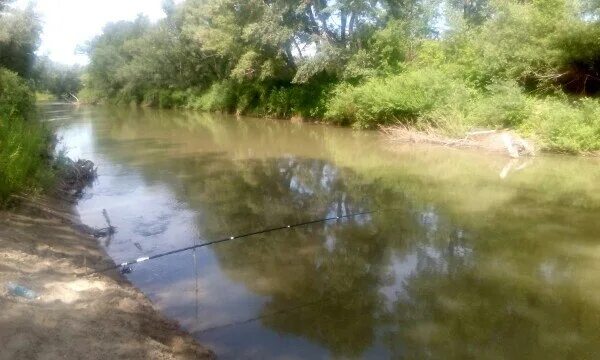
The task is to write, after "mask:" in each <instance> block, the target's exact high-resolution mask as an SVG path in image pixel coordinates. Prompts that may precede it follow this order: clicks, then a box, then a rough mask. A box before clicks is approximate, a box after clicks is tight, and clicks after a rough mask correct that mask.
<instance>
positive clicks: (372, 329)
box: [95, 115, 600, 358]
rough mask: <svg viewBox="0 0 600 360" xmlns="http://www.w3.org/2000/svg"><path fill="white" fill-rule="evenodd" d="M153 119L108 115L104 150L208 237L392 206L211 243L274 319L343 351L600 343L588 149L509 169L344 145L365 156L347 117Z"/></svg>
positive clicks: (547, 351)
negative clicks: (166, 193)
mask: <svg viewBox="0 0 600 360" xmlns="http://www.w3.org/2000/svg"><path fill="white" fill-rule="evenodd" d="M144 119H145V120H147V121H144V122H139V121H137V120H135V119H134V120H135V121H129V120H123V121H115V122H113V123H112V124H111V125H110V126H109V127H108V128H107V129H99V135H98V136H97V138H96V139H95V141H96V144H95V145H96V146H97V148H98V150H97V151H99V152H101V153H104V154H107V155H108V156H109V157H110V158H111V159H112V160H113V161H114V162H116V163H118V164H125V165H128V166H130V167H131V168H132V169H137V170H139V171H140V173H141V174H142V175H143V178H144V180H145V181H147V182H148V183H149V184H153V183H161V184H167V185H168V186H169V188H170V189H171V190H172V191H173V193H174V196H175V197H176V198H177V202H179V203H184V204H186V206H187V207H189V208H190V209H192V210H193V211H194V213H195V214H197V216H196V219H195V228H196V229H199V230H198V232H199V233H198V235H199V237H200V238H202V239H218V238H222V237H224V236H227V235H231V234H238V233H245V232H248V231H253V230H257V229H261V228H267V227H271V226H278V225H282V224H288V223H296V222H301V221H306V220H309V219H316V218H324V217H328V216H331V215H343V214H347V213H354V212H361V211H365V210H372V209H394V210H393V211H386V212H382V213H377V214H373V215H370V216H362V217H356V218H351V219H344V220H340V221H338V222H330V223H326V224H313V225H310V226H306V227H303V228H298V229H293V230H290V231H282V232H278V233H273V234H267V235H259V236H256V237H253V238H251V239H250V238H249V239H245V240H243V241H239V242H231V243H228V244H227V245H225V244H223V245H218V246H215V247H213V248H212V251H214V254H215V256H216V258H217V259H218V266H219V269H218V271H221V272H223V273H224V274H225V275H226V276H227V278H228V279H231V280H233V281H235V282H236V283H238V284H242V285H243V286H244V287H245V289H246V290H247V292H248V293H249V294H257V295H260V296H262V297H264V298H265V299H266V300H265V302H264V303H262V307H261V308H260V310H259V311H258V312H257V313H256V314H255V317H256V318H258V320H257V321H258V322H259V323H260V325H261V326H262V327H264V328H267V329H270V330H272V331H274V332H275V333H277V334H281V335H282V336H284V337H285V336H290V337H291V336H296V337H301V338H304V339H308V340H310V341H311V342H313V343H315V344H319V345H321V346H322V347H324V348H325V349H327V350H328V351H329V352H330V355H332V356H334V357H350V358H354V357H363V356H364V357H366V356H373V355H372V354H373V351H374V350H373V349H374V348H376V349H378V351H380V352H379V353H377V355H380V356H379V357H381V356H392V357H397V358H400V357H405V358H532V357H538V358H557V357H558V358H564V357H573V358H585V357H586V356H587V355H589V354H597V353H599V352H600V331H599V330H600V329H599V327H600V325H598V324H600V321H599V320H600V311H599V308H600V291H599V290H596V289H598V287H597V286H595V284H596V283H597V280H598V277H597V275H593V274H598V273H600V266H599V265H597V264H599V262H598V261H597V258H596V255H595V254H596V252H595V251H596V246H597V245H596V244H597V234H598V233H599V231H600V229H599V228H598V225H597V222H596V221H595V219H596V218H597V216H598V215H600V211H599V208H600V207H599V205H598V198H597V194H598V193H600V191H596V190H598V185H597V183H594V182H590V181H589V178H588V176H585V172H582V173H583V174H584V175H582V177H578V178H576V179H575V180H577V179H579V180H578V181H570V182H568V184H567V183H565V184H566V185H564V186H563V185H562V184H563V182H564V181H562V179H564V176H565V175H564V174H568V176H569V179H570V180H573V179H572V177H573V176H577V174H578V173H579V172H581V171H576V170H577V169H579V167H581V165H568V166H567V167H565V168H564V169H561V168H560V167H556V166H554V164H555V163H554V162H552V161H556V160H547V161H548V162H549V164H548V165H545V166H537V167H536V166H531V168H528V169H527V171H529V173H524V174H525V175H527V174H530V173H531V174H532V175H531V177H530V178H528V177H522V178H520V179H517V180H515V182H514V183H507V182H500V181H501V180H499V179H498V176H497V172H494V173H493V174H492V175H490V176H488V175H487V173H486V172H483V171H477V170H478V163H476V162H474V161H472V160H473V158H472V157H468V156H467V160H463V159H462V158H460V156H464V155H456V156H455V157H452V156H449V155H448V154H445V153H443V152H440V154H438V153H434V155H430V154H429V153H425V154H424V155H423V156H421V157H418V158H411V157H410V156H406V157H403V158H401V160H402V161H403V162H397V161H396V158H394V159H392V160H389V161H384V160H382V159H380V158H377V165H376V166H375V165H373V164H372V163H370V162H369V160H368V159H367V160H365V159H364V158H363V157H360V158H356V159H355V158H352V156H350V155H348V156H346V157H347V158H344V156H343V155H342V156H338V157H337V158H336V157H335V156H332V155H331V153H333V152H334V151H333V150H331V149H337V148H338V147H339V148H340V149H339V151H337V150H336V151H337V152H336V154H338V153H342V154H346V153H349V154H354V153H353V152H352V151H351V149H349V146H348V145H344V144H346V143H345V141H347V139H348V133H344V136H343V137H340V138H339V139H338V138H337V135H335V133H333V134H334V135H331V137H329V138H327V137H323V136H322V135H323V133H324V132H325V130H314V129H312V128H309V129H307V128H301V129H302V130H298V129H300V128H298V129H296V128H292V127H290V126H288V125H285V126H283V125H279V124H272V123H261V125H260V131H254V130H252V125H251V124H250V123H249V122H244V121H240V122H235V123H234V122H231V121H230V122H227V121H221V120H215V119H213V118H210V117H209V118H207V119H204V118H202V119H196V120H194V121H189V120H187V119H186V118H185V117H183V116H182V117H175V119H174V120H173V121H175V122H179V126H181V127H183V128H185V129H186V130H185V131H180V132H176V133H175V134H170V133H169V132H168V131H174V130H172V128H171V127H172V125H173V123H172V121H171V120H169V121H167V122H165V124H166V125H163V122H162V120H161V118H160V117H157V118H156V119H153V118H151V117H150V118H149V117H148V116H146V115H144ZM203 119H204V120H203ZM169 126H171V127H169ZM188 129H189V131H188ZM319 129H321V128H319ZM167 130H168V131H167ZM327 131H332V132H333V130H327ZM188 132H189V134H188ZM295 137H300V138H301V139H300V140H299V141H297V142H295V140H294V139H295ZM249 139H250V140H249ZM281 139H284V140H281ZM288 143H289V144H288ZM303 146H304V147H305V148H306V149H305V148H304V147H303ZM327 152H329V153H327ZM321 153H327V154H325V155H322V156H321V155H320V154H321ZM427 156H431V157H430V158H427ZM364 157H366V156H364ZM348 158H350V159H348ZM340 159H341V160H340ZM540 161H541V160H540ZM355 163H356V164H355ZM380 163H381V164H380ZM340 164H343V165H340ZM360 164H362V165H363V166H360ZM486 164H487V163H486ZM556 164H560V165H561V166H566V165H563V164H564V163H562V162H557V163H556ZM569 164H572V163H569ZM578 166H579V167H578ZM581 168H582V169H583V168H585V167H581ZM585 169H587V170H589V168H585ZM596 171H597V170H596ZM527 176H529V175H527ZM539 179H547V180H546V181H545V182H541V181H540V180H539ZM594 194H596V195H594ZM571 222H575V223H576V224H577V226H571V224H570V223H571ZM200 265H201V266H202V264H200ZM190 306H192V305H190ZM250 317H251V316H250ZM250 317H249V318H250ZM240 320H243V319H240ZM224 324H225V323H224ZM381 349H383V350H381ZM382 354H383V355H382Z"/></svg>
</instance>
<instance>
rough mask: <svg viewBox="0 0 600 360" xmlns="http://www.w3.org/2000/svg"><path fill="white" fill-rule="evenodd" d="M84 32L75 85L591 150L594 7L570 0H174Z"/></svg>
mask: <svg viewBox="0 0 600 360" xmlns="http://www.w3.org/2000/svg"><path fill="white" fill-rule="evenodd" d="M164 10H165V14H166V17H165V18H164V19H163V20H161V21H159V22H157V23H154V24H152V23H150V22H149V21H148V20H147V19H146V18H144V17H139V18H138V19H136V20H135V21H132V22H118V23H112V24H109V25H107V26H106V27H105V29H104V33H103V34H102V35H100V36H98V37H97V38H95V39H94V40H93V41H91V42H90V43H89V46H88V52H89V54H90V57H91V63H90V65H89V68H88V71H87V74H86V78H85V81H84V82H85V89H84V90H83V95H84V96H85V98H86V99H87V100H88V101H92V102H95V101H117V102H127V103H128V102H135V103H139V104H146V105H155V106H161V107H187V108H192V109H200V110H208V111H216V110H220V111H231V112H238V113H247V114H257V115H264V116H278V117H293V116H301V117H305V118H323V119H326V120H328V121H331V122H334V123H339V124H347V125H352V126H355V127H359V128H372V127H375V126H377V125H379V124H398V123H401V124H410V125H413V126H416V127H428V128H437V129H439V130H440V131H444V132H446V133H452V134H453V135H459V134H461V133H464V132H465V131H467V130H468V129H471V128H475V127H487V128H514V129H517V130H518V131H520V132H522V133H526V134H527V135H530V136H533V137H535V138H537V139H538V140H539V141H540V142H541V144H542V145H543V146H544V147H545V148H547V149H553V150H557V151H566V152H579V151H595V150H600V124H599V123H598V120H596V117H595V114H597V113H598V112H599V111H600V104H599V103H598V100H597V99H596V97H595V96H596V95H597V94H598V92H600V21H599V20H598V19H600V17H599V16H600V11H599V10H598V6H597V4H596V3H595V2H591V0H590V2H585V1H584V2H572V1H570V0H535V1H531V2H520V1H512V0H498V1H494V0H489V1H488V0H478V1H467V2H457V1H446V0H410V1H398V0H370V1H355V0H328V1H325V0H308V1H307V0H269V1H258V0H243V1H242V0H216V1H208V0H187V1H184V2H182V3H181V4H179V5H175V4H174V3H173V2H172V1H165V4H164Z"/></svg>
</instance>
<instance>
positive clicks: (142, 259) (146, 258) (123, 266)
mask: <svg viewBox="0 0 600 360" xmlns="http://www.w3.org/2000/svg"><path fill="white" fill-rule="evenodd" d="M380 211H383V210H372V211H364V212H359V213H353V214H346V215H340V216H331V217H328V218H324V219H317V220H310V221H305V222H301V223H296V224H291V225H284V226H278V227H274V228H268V229H263V230H259V231H253V232H250V233H246V234H241V235H233V236H229V237H226V238H223V239H219V240H214V241H209V242H205V243H201V244H195V245H191V246H187V247H184V248H180V249H176V250H171V251H167V252H164V253H160V254H156V255H152V256H144V257H140V258H137V259H135V260H130V261H125V262H123V263H120V264H116V265H113V266H109V267H107V268H104V269H101V270H95V271H91V272H88V273H85V274H83V275H82V276H89V275H94V274H100V273H104V272H107V271H110V270H115V269H119V268H121V269H122V270H127V271H125V272H131V269H129V266H130V265H134V264H138V263H141V262H145V261H149V260H154V259H158V258H161V257H164V256H169V255H173V254H177V253H181V252H184V251H188V250H192V249H197V248H201V247H205V246H210V245H215V244H219V243H223V242H228V241H232V240H237V239H242V238H246V237H250V236H253V235H259V234H265V233H269V232H273V231H278V230H285V229H292V228H296V227H300V226H305V225H310V224H317V223H323V222H328V221H333V220H340V219H345V218H350V217H355V216H360V215H368V214H373V213H376V212H380Z"/></svg>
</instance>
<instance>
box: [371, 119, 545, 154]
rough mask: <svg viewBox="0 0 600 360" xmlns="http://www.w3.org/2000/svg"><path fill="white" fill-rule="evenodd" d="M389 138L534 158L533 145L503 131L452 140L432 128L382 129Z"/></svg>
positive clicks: (470, 135) (488, 131)
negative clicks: (420, 129)
mask: <svg viewBox="0 0 600 360" xmlns="http://www.w3.org/2000/svg"><path fill="white" fill-rule="evenodd" d="M380 129H381V131H382V132H383V133H384V134H385V135H386V136H387V138H388V139H389V140H391V141H394V142H408V143H425V144H435V145H442V146H450V147H457V148H479V149H485V150H489V151H494V152H502V153H505V154H508V155H509V156H510V157H513V158H517V157H519V156H522V155H525V156H533V155H535V150H534V146H533V143H532V142H531V141H529V140H525V139H523V138H521V137H520V136H518V135H516V134H514V133H512V132H509V131H503V130H482V131H472V132H469V133H467V134H466V136H465V137H463V138H451V137H448V136H445V135H442V134H440V133H439V132H438V131H436V130H435V129H432V128H427V129H425V130H422V131H419V130H415V129H411V128H409V127H407V126H404V125H396V126H386V127H381V128H380Z"/></svg>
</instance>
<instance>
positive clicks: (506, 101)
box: [468, 82, 530, 128]
mask: <svg viewBox="0 0 600 360" xmlns="http://www.w3.org/2000/svg"><path fill="white" fill-rule="evenodd" d="M529 112H530V108H529V101H528V98H527V96H526V95H525V94H524V93H523V92H522V90H521V89H520V88H519V86H518V85H517V84H516V83H515V82H503V83H499V84H493V85H490V86H488V87H487V91H486V93H484V94H483V95H480V96H479V97H478V98H476V99H475V100H474V101H473V102H472V103H471V105H470V106H469V109H468V117H469V122H470V123H471V124H473V125H476V126H482V127H486V128H490V127H491V128H515V127H518V126H519V125H521V124H522V123H523V121H525V119H526V118H527V117H528V116H529Z"/></svg>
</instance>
